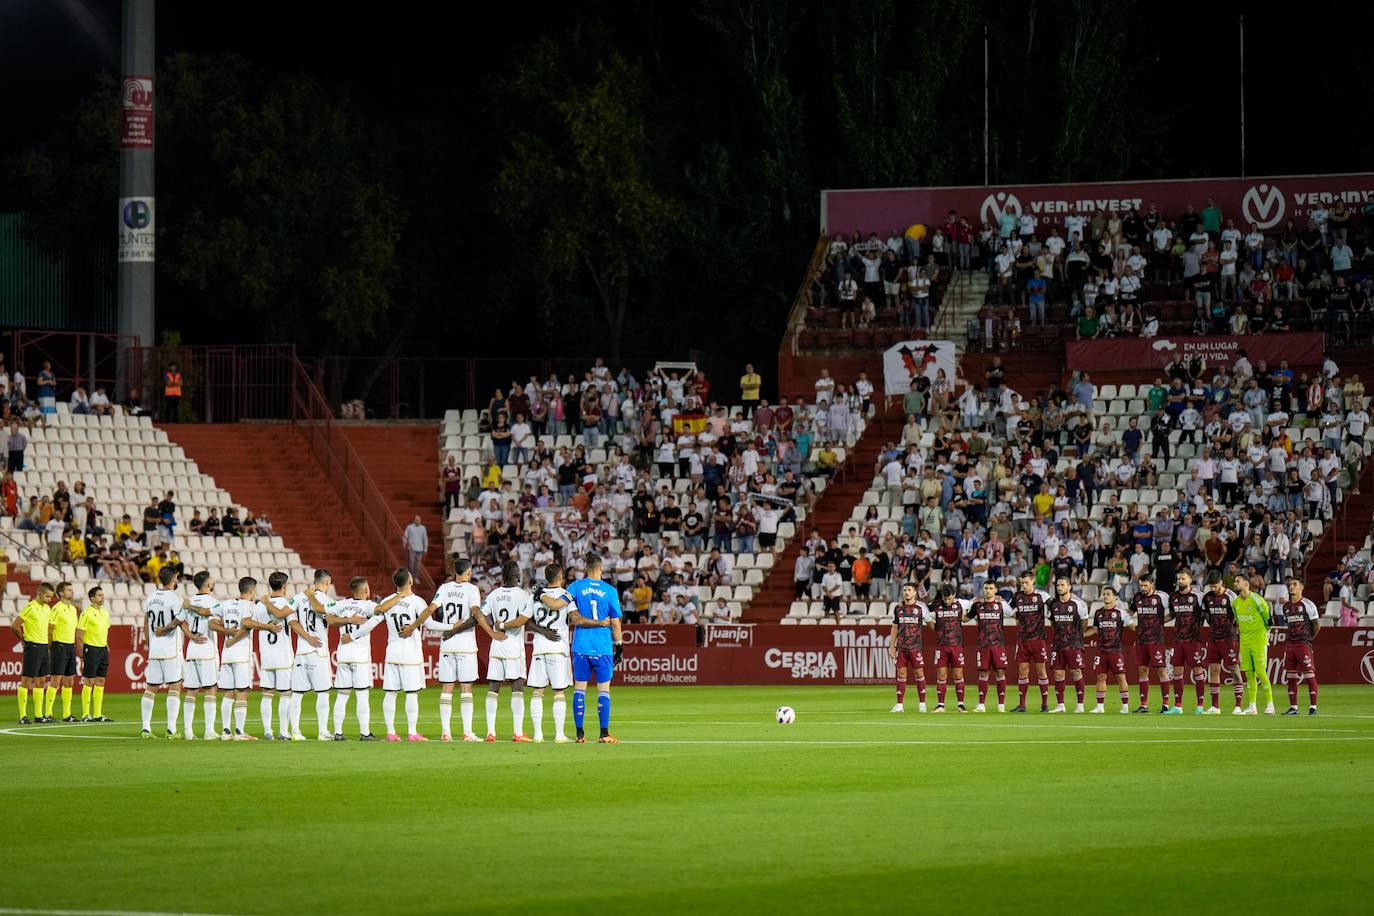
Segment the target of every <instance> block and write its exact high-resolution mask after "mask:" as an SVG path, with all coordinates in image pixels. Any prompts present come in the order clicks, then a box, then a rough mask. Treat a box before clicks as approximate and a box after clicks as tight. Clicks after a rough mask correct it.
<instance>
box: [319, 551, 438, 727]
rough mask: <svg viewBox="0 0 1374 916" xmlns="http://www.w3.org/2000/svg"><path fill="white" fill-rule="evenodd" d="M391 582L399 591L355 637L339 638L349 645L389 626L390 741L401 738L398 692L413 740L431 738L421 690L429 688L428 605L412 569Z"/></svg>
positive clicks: (386, 707)
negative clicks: (422, 725)
mask: <svg viewBox="0 0 1374 916" xmlns="http://www.w3.org/2000/svg"><path fill="white" fill-rule="evenodd" d="M391 582H392V584H393V585H395V586H396V592H395V594H393V595H391V596H389V597H387V598H385V599H383V600H382V602H381V603H380V604H378V605H377V608H376V612H375V614H374V616H373V617H372V618H371V619H370V620H368V621H367V622H366V623H364V624H363V625H362V626H360V627H359V628H358V630H357V632H356V633H354V634H353V635H352V636H343V637H341V638H340V639H339V642H340V644H341V645H348V644H349V643H352V642H356V641H358V640H360V639H367V638H368V634H369V633H371V632H372V630H373V629H374V628H376V627H378V626H381V625H383V624H385V625H386V668H385V670H383V672H382V690H384V691H386V696H385V697H383V698H382V715H383V717H384V718H385V719H386V740H388V741H400V740H401V738H400V736H399V735H397V734H396V694H397V693H399V692H401V691H404V692H405V695H406V724H407V726H408V727H409V738H410V740H411V741H428V740H429V739H428V738H426V737H425V736H424V735H422V734H420V732H419V728H418V722H419V718H420V695H419V694H420V691H421V690H424V689H425V656H424V646H423V645H422V643H421V638H422V637H421V634H420V627H421V626H423V625H424V622H425V617H426V609H427V607H428V606H427V605H426V604H425V601H424V599H423V598H421V597H419V596H418V595H416V594H414V592H413V589H414V587H415V580H414V579H412V578H411V575H410V571H409V570H405V569H398V570H396V571H395V572H394V573H392V574H391Z"/></svg>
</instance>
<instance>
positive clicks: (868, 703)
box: [0, 687, 1374, 914]
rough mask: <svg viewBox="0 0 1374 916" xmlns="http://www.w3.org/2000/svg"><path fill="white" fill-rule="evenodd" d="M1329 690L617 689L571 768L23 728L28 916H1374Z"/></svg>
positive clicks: (1365, 793)
mask: <svg viewBox="0 0 1374 916" xmlns="http://www.w3.org/2000/svg"><path fill="white" fill-rule="evenodd" d="M914 694H915V691H914V688H913V690H912V691H911V692H910V693H909V694H908V696H907V700H908V703H909V705H908V709H909V710H914V708H915V699H916V698H915V695H914ZM1134 695H1135V691H1134V689H1133V690H1132V697H1133V698H1134ZM373 696H374V698H373V701H372V716H373V725H374V731H377V732H379V733H380V732H381V731H382V730H383V727H382V724H381V715H380V712H381V694H380V691H378V692H375V693H374V695H373ZM436 696H437V694H436V692H435V691H434V690H433V689H431V690H429V691H426V693H425V694H424V695H423V698H422V706H421V713H422V720H421V730H422V731H423V732H424V733H425V734H427V735H428V736H429V737H430V738H432V739H434V738H437V736H438V713H437V708H436ZM1156 696H1157V695H1156ZM481 697H482V693H481V691H480V690H479V692H478V697H477V704H476V705H477V716H476V723H477V728H478V730H479V731H480V730H481V723H482V698H481ZM951 699H952V698H951ZM1037 699H1038V692H1037V691H1036V690H1034V689H1032V691H1031V700H1032V702H1034V701H1035V700H1037ZM1275 699H1276V700H1277V701H1278V705H1279V710H1280V712H1281V711H1282V710H1283V708H1284V707H1285V706H1286V705H1287V704H1286V699H1287V697H1286V693H1285V692H1284V691H1283V690H1282V689H1281V688H1276V690H1275ZM1321 699H1322V705H1321V711H1322V715H1320V716H1317V717H1312V718H1309V717H1307V716H1306V715H1304V716H1303V717H1301V718H1284V717H1281V716H1279V717H1274V718H1268V717H1265V716H1259V717H1240V716H1237V717H1233V716H1231V715H1229V714H1227V715H1222V716H1214V717H1194V716H1193V715H1191V714H1189V715H1185V716H1181V717H1165V716H1160V715H1157V714H1151V715H1149V716H1143V715H1140V716H1137V715H1131V716H1123V715H1119V714H1117V713H1116V711H1115V710H1116V707H1117V704H1116V701H1115V697H1114V695H1113V696H1109V700H1108V709H1109V710H1110V712H1109V713H1108V714H1106V715H1073V714H1069V715H1042V714H1039V713H1038V712H1037V713H1029V714H1026V715H1020V716H1017V715H1010V714H1005V715H999V714H997V713H988V714H982V715H978V714H974V713H969V714H967V715H960V714H958V713H945V714H943V715H933V714H926V715H921V714H919V713H915V712H912V711H908V712H907V713H905V714H901V715H894V714H890V713H888V712H887V709H888V707H889V706H890V705H891V703H892V701H893V697H892V691H891V690H890V689H889V688H886V687H800V688H791V687H788V688H771V687H747V688H711V687H695V688H682V687H677V688H621V689H617V690H616V692H615V705H614V715H615V722H614V731H615V732H616V733H617V735H618V736H619V737H620V738H621V739H622V740H623V741H624V743H623V744H621V745H619V746H603V745H596V744H588V745H557V746H556V745H554V744H552V743H547V744H543V745H530V744H524V745H517V744H512V743H510V741H509V740H508V739H509V733H510V711H509V704H508V703H507V700H506V695H505V694H504V693H503V694H502V697H501V711H500V719H499V723H498V725H499V728H500V733H501V734H502V735H504V737H505V738H506V739H507V740H504V741H502V742H501V743H498V744H494V745H493V744H485V743H483V744H462V743H457V744H451V745H444V744H440V743H438V742H437V740H436V741H432V742H431V743H429V744H425V745H414V744H407V743H402V744H388V743H386V742H378V743H359V742H357V741H349V742H348V743H342V744H340V743H322V742H316V741H309V742H307V743H280V742H273V743H268V742H263V741H258V742H253V743H247V742H245V743H221V742H213V743H212V742H204V741H198V742H194V743H187V742H182V741H176V742H173V741H167V740H165V739H158V740H153V741H144V740H138V739H137V738H135V737H134V736H135V735H136V734H137V732H138V728H139V726H138V697H137V696H136V695H120V696H113V695H112V696H110V697H108V698H107V699H106V705H105V713H106V715H109V716H112V717H114V718H116V719H117V720H119V721H118V722H117V723H115V724H112V725H47V726H27V727H24V726H15V725H7V726H4V727H3V728H0V767H3V771H4V772H5V774H6V776H7V779H6V782H7V788H8V791H7V792H6V803H5V805H4V810H5V818H4V820H5V822H6V824H7V829H6V830H5V831H4V832H3V839H0V850H3V853H2V855H3V862H4V869H3V877H0V913H21V912H23V913H57V912H78V911H79V912H87V911H103V912H107V913H130V914H131V913H149V912H156V913H211V914H250V913H261V914H267V913H326V912H350V913H353V912H357V913H367V912H386V913H388V914H404V913H422V912H424V913H429V912H462V913H485V912H568V913H597V914H604V913H653V912H659V913H669V912H671V913H722V912H730V913H733V912H741V913H766V912H769V911H770V910H771V911H773V912H776V913H783V912H786V913H797V912H805V913H813V912H879V911H880V909H879V908H882V909H888V908H891V907H893V906H894V905H895V906H899V907H903V908H904V909H908V910H910V911H912V912H916V911H927V910H930V909H933V908H936V907H938V908H940V909H950V908H953V909H957V910H961V911H964V912H1015V913H1018V914H1028V913H1055V914H1063V913H1065V912H1079V911H1092V912H1112V913H1116V912H1124V913H1135V912H1151V913H1159V912H1167V911H1169V909H1168V908H1175V907H1180V908H1181V907H1187V909H1188V910H1189V911H1194V912H1209V913H1210V912H1227V913H1232V912H1235V913H1238V912H1242V911H1244V912H1254V911H1256V910H1262V911H1266V912H1303V913H1350V912H1356V911H1358V910H1359V909H1360V907H1362V906H1367V905H1368V903H1367V896H1366V895H1367V892H1368V876H1369V868H1370V862H1371V861H1374V689H1371V688H1363V687H1323V688H1322V694H1321ZM1088 700H1089V705H1091V701H1092V697H1091V688H1090V695H1089V697H1088ZM9 702H10V703H11V712H13V705H12V704H13V701H12V700H10V701H9ZM784 704H786V705H790V706H793V707H794V708H795V709H796V711H797V721H796V723H795V724H793V725H790V726H781V725H778V724H777V723H776V722H775V721H774V717H773V711H774V710H775V709H776V708H777V707H778V706H780V705H784ZM455 705H456V704H455ZM547 705H548V704H547V703H546V707H547ZM971 705H972V704H970V708H971ZM1230 705H1231V703H1230V697H1229V696H1224V697H1223V708H1224V709H1225V711H1226V712H1227V713H1229V711H1230ZM1302 705H1303V711H1304V712H1305V711H1306V692H1305V690H1304V691H1303V697H1302ZM306 706H307V711H306V714H305V716H304V721H305V723H306V729H305V730H306V733H307V734H309V735H312V736H313V734H314V727H313V725H314V715H313V704H312V703H310V701H309V700H307V703H306ZM257 711H258V702H257V697H256V695H255V696H254V697H253V698H252V699H250V702H249V729H250V731H253V732H255V733H260V723H259V722H258V720H257ZM1190 713H1191V711H1190ZM349 717H350V723H349V724H350V726H351V727H352V729H353V731H351V732H350V735H351V736H356V723H355V722H353V721H352V709H351V708H350V714H349ZM9 718H10V719H11V720H12V719H13V717H12V716H11V717H9ZM456 719H457V710H456V709H455V720H456ZM569 720H570V721H569V730H570V731H571V725H572V723H571V713H570V715H569ZM594 720H595V717H594V714H593V715H591V716H589V725H594V724H595V721H594ZM402 721H404V720H403V719H402ZM164 723H165V714H164V706H163V698H162V697H161V696H159V698H158V705H157V711H156V713H155V716H154V725H155V726H157V728H158V730H159V731H161V728H162V725H163V724H164ZM455 724H456V722H455ZM196 725H197V731H198V732H199V731H200V730H201V728H202V726H203V723H202V722H201V721H200V717H199V715H198V716H197V723H196ZM545 729H546V734H547V735H548V736H550V737H551V735H552V730H551V719H550V717H549V715H548V712H547V711H546V714H545ZM591 733H592V734H593V735H594V734H595V729H594V728H593V729H591ZM1362 899H1363V900H1366V903H1365V904H1360V903H1359V902H1358V901H1360V900H1362Z"/></svg>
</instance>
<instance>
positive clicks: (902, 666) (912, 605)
mask: <svg viewBox="0 0 1374 916" xmlns="http://www.w3.org/2000/svg"><path fill="white" fill-rule="evenodd" d="M929 616H930V611H929V610H928V609H927V608H926V606H925V605H924V604H922V603H921V602H919V601H917V600H916V584H915V583H914V582H908V583H906V584H905V585H903V586H902V601H901V603H900V604H894V605H893V606H892V632H891V633H890V634H889V635H888V645H887V654H888V657H889V658H891V659H892V660H893V661H894V662H896V663H897V705H896V706H893V707H892V711H893V712H902V711H903V709H904V707H903V705H902V704H903V703H904V702H905V701H906V678H907V672H908V671H913V672H915V674H916V695H917V696H918V697H920V701H921V705H920V707H919V708H920V710H921V712H925V711H926V657H925V653H924V652H922V651H921V627H923V626H925V623H926V620H927V618H928V617H929Z"/></svg>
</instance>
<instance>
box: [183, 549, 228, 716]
mask: <svg viewBox="0 0 1374 916" xmlns="http://www.w3.org/2000/svg"><path fill="white" fill-rule="evenodd" d="M191 582H192V583H193V584H194V585H195V587H196V593H195V595H193V596H192V597H191V606H192V609H191V610H185V611H182V612H181V617H182V619H183V620H184V621H186V632H187V633H188V634H189V635H190V636H192V637H196V636H202V637H204V639H203V641H197V640H195V639H194V638H192V639H191V640H190V641H189V642H188V643H187V645H186V681H185V684H184V687H185V690H183V691H182V696H181V715H182V723H183V731H184V732H185V735H184V737H185V738H186V740H187V741H194V740H195V737H196V734H195V724H196V694H197V692H198V691H201V690H204V691H205V740H206V741H214V740H216V739H218V738H219V732H217V731H215V713H216V711H217V706H216V703H215V699H216V698H215V688H216V686H217V685H218V684H219V633H220V632H222V631H221V630H220V622H219V620H218V619H217V618H215V617H214V616H213V612H214V608H215V605H216V604H219V601H218V599H216V598H215V596H214V594H213V593H214V590H215V581H214V579H212V578H211V577H210V573H209V572H207V571H205V570H201V571H200V572H198V573H196V574H195V575H194V576H192V577H191Z"/></svg>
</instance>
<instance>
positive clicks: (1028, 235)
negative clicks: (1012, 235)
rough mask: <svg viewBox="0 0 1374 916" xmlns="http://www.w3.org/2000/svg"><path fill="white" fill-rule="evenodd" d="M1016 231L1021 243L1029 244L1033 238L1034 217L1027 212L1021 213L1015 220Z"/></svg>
mask: <svg viewBox="0 0 1374 916" xmlns="http://www.w3.org/2000/svg"><path fill="white" fill-rule="evenodd" d="M1016 225H1017V233H1018V234H1019V235H1020V236H1021V243H1022V244H1023V245H1024V244H1029V243H1030V240H1031V239H1033V238H1035V217H1034V216H1032V215H1031V214H1029V213H1022V214H1021V218H1020V219H1018V220H1017V221H1016Z"/></svg>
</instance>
